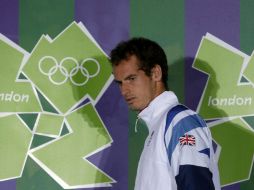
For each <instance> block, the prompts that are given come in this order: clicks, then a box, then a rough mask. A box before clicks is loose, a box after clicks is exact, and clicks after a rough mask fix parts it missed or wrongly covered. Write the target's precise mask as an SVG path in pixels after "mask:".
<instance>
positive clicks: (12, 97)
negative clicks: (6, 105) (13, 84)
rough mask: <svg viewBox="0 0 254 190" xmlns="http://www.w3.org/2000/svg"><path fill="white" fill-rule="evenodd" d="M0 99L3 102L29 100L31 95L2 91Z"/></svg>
mask: <svg viewBox="0 0 254 190" xmlns="http://www.w3.org/2000/svg"><path fill="white" fill-rule="evenodd" d="M0 101H2V102H4V101H5V102H26V103H27V102H28V101H29V95H28V94H18V93H15V92H13V91H11V92H9V93H0Z"/></svg>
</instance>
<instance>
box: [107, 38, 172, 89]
mask: <svg viewBox="0 0 254 190" xmlns="http://www.w3.org/2000/svg"><path fill="white" fill-rule="evenodd" d="M132 55H135V56H136V57H137V58H138V59H139V61H140V65H139V67H140V69H141V70H143V71H144V72H145V74H146V75H147V76H151V71H152V68H154V66H155V65H159V66H160V67H161V71H162V82H163V84H164V86H165V88H166V89H168V85H167V81H168V64H167V57H166V54H165V52H164V51H163V49H162V48H161V47H160V46H159V45H158V44H157V43H156V42H154V41H152V40H149V39H146V38H141V37H140V38H132V39H130V40H128V41H123V42H121V43H119V44H118V45H117V46H116V47H115V48H114V49H113V50H112V51H111V53H110V62H111V63H112V66H117V65H118V64H119V63H120V61H122V60H127V59H128V58H129V57H130V56H132Z"/></svg>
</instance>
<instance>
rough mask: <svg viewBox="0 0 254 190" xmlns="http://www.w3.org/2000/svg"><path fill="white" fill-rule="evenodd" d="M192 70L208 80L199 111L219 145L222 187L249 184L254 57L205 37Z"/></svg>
mask: <svg viewBox="0 0 254 190" xmlns="http://www.w3.org/2000/svg"><path fill="white" fill-rule="evenodd" d="M193 67H194V68H195V69H197V70H199V71H200V72H203V73H205V74H206V75H207V76H208V77H207V82H206V86H205V88H204V90H203V94H202V97H201V100H200V102H199V105H198V109H197V111H198V113H199V114H201V115H202V116H203V117H204V118H205V119H206V120H207V121H210V122H208V125H209V126H210V127H211V132H212V135H213V138H214V140H215V141H216V142H217V144H218V147H217V149H216V154H217V158H218V165H219V169H220V179H221V184H222V186H227V185H231V184H235V183H239V182H244V183H249V181H250V180H249V179H250V177H251V175H253V174H252V173H253V172H254V171H253V155H254V102H253V100H254V88H253V87H254V74H253V71H254V54H252V55H251V56H248V55H246V54H245V53H243V52H241V51H240V50H238V49H236V48H234V47H232V46H230V45H229V44H227V43H225V42H224V41H222V40H220V39H218V38H216V37H215V36H213V35H211V34H206V36H204V37H203V38H202V41H201V43H200V46H199V49H198V52H197V54H196V57H195V60H194V63H193Z"/></svg>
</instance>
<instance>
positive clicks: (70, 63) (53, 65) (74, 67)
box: [38, 56, 100, 86]
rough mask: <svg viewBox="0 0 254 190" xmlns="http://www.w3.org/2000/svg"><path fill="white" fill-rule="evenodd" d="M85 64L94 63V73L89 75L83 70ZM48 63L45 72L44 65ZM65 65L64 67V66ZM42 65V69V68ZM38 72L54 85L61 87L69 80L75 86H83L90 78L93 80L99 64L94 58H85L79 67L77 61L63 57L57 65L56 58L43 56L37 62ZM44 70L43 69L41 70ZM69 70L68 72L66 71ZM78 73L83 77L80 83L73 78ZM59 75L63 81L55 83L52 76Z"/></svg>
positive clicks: (98, 69)
mask: <svg viewBox="0 0 254 190" xmlns="http://www.w3.org/2000/svg"><path fill="white" fill-rule="evenodd" d="M87 62H91V63H94V64H95V65H96V67H97V69H96V72H95V73H92V74H91V73H89V71H88V70H87V69H86V68H85V64H86V63H87ZM47 63H48V64H49V63H50V65H49V66H50V68H49V69H48V70H45V68H46V66H47V65H46V64H47ZM64 64H66V66H65V65H64ZM43 65H44V67H43ZM38 66H39V71H40V72H41V73H42V74H43V75H46V76H48V78H49V80H50V81H51V82H52V83H53V84H55V85H62V84H64V83H65V82H66V81H67V80H68V79H70V81H71V83H72V84H73V85H76V86H84V85H85V84H86V83H87V82H88V81H89V79H90V78H93V77H95V76H97V75H98V74H99V72H100V64H99V62H98V61H97V60H96V59H94V58H86V59H84V60H83V61H82V62H81V64H80V65H79V63H78V61H77V60H76V59H75V58H73V57H65V58H64V59H62V60H61V61H60V63H58V61H57V60H56V58H54V57H53V56H44V57H42V58H41V59H40V60H39V64H38ZM43 68H44V69H43ZM68 70H70V71H68ZM79 71H80V73H81V74H82V75H83V79H82V82H76V81H75V80H74V77H75V76H76V74H77V73H78V72H79ZM59 72H60V74H61V76H63V79H61V80H60V81H56V80H54V79H53V77H54V76H57V74H59Z"/></svg>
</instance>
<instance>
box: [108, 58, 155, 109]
mask: <svg viewBox="0 0 254 190" xmlns="http://www.w3.org/2000/svg"><path fill="white" fill-rule="evenodd" d="M113 74H114V77H115V81H116V82H117V83H118V84H119V87H120V91H121V93H122V95H123V97H124V98H125V100H126V102H127V104H128V105H129V107H130V108H131V109H133V110H136V111H141V110H143V109H144V108H146V107H147V106H148V104H149V103H150V102H151V101H152V100H153V99H154V98H155V81H154V80H153V77H149V76H147V75H146V74H145V72H144V71H143V70H141V69H139V60H138V58H137V57H136V56H135V55H132V56H130V57H129V58H128V59H127V60H122V61H121V62H120V63H119V64H118V65H117V66H114V67H113Z"/></svg>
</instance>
